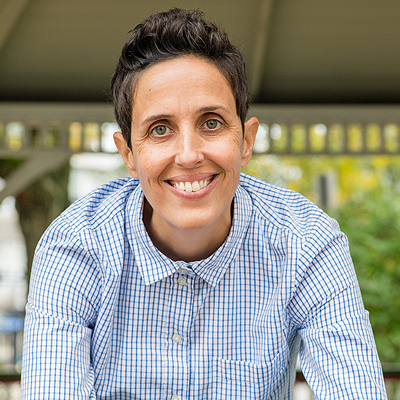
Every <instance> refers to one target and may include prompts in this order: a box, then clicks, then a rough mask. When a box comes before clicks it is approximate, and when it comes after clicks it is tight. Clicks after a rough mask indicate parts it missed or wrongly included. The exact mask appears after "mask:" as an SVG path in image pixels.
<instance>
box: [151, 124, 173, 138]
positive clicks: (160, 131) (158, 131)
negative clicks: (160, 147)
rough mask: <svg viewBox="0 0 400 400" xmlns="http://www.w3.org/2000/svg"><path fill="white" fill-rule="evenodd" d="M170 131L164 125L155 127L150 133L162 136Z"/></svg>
mask: <svg viewBox="0 0 400 400" xmlns="http://www.w3.org/2000/svg"><path fill="white" fill-rule="evenodd" d="M170 131H171V130H170V129H169V128H168V127H167V126H165V125H157V126H155V127H154V128H153V129H152V130H151V133H152V134H153V135H156V136H163V135H165V134H167V133H169V132H170Z"/></svg>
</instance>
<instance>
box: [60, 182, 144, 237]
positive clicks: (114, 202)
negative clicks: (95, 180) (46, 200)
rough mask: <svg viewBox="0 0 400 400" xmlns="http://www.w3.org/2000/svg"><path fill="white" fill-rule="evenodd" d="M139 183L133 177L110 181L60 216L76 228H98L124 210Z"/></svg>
mask: <svg viewBox="0 0 400 400" xmlns="http://www.w3.org/2000/svg"><path fill="white" fill-rule="evenodd" d="M138 184H139V181H138V180H136V179H133V178H121V179H117V180H114V181H110V182H108V183H106V184H104V185H101V186H99V187H98V188H97V189H95V190H93V191H92V192H90V193H89V194H87V195H86V196H84V197H82V198H81V199H79V200H77V201H76V202H74V203H73V204H72V205H71V206H70V207H68V208H67V209H66V210H65V211H64V212H63V213H62V214H61V215H60V217H59V218H60V219H62V220H64V221H66V222H68V224H69V225H70V226H71V228H73V229H76V230H80V229H85V228H87V229H91V230H96V229H98V228H99V227H101V226H102V225H104V224H105V223H107V222H108V221H110V220H112V219H113V218H115V217H116V216H117V215H118V214H121V213H123V212H124V208H125V203H126V199H127V197H129V195H130V194H131V193H132V192H133V191H134V190H135V189H136V188H137V186H138ZM56 221H57V220H56Z"/></svg>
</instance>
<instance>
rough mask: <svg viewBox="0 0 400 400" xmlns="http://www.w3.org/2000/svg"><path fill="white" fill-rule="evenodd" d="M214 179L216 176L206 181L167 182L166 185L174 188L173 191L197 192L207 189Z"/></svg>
mask: <svg viewBox="0 0 400 400" xmlns="http://www.w3.org/2000/svg"><path fill="white" fill-rule="evenodd" d="M215 177H216V175H212V176H210V177H208V178H207V179H202V180H197V181H192V182H189V181H168V183H169V184H170V185H171V186H172V187H174V188H175V189H178V190H180V191H181V192H187V193H190V192H198V191H199V190H201V189H204V188H205V187H207V186H208V185H209V184H210V183H211V182H212V181H213V180H214V178H215Z"/></svg>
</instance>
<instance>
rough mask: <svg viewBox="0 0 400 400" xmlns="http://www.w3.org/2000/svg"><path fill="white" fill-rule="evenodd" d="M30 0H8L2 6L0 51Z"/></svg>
mask: <svg viewBox="0 0 400 400" xmlns="http://www.w3.org/2000/svg"><path fill="white" fill-rule="evenodd" d="M28 1H29V0H8V1H5V2H4V4H3V6H2V7H1V8H0V52H1V50H2V48H3V47H4V45H5V44H6V43H7V39H8V38H9V36H10V34H11V32H12V30H13V29H14V28H15V26H16V24H17V23H18V21H19V18H20V17H21V15H22V13H23V11H24V10H25V8H26V6H27V4H28Z"/></svg>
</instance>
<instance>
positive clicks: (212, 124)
mask: <svg viewBox="0 0 400 400" xmlns="http://www.w3.org/2000/svg"><path fill="white" fill-rule="evenodd" d="M204 126H205V128H207V129H211V130H213V129H217V128H219V127H220V126H221V122H219V121H218V120H216V119H209V120H208V121H206V122H205V124H204Z"/></svg>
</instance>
